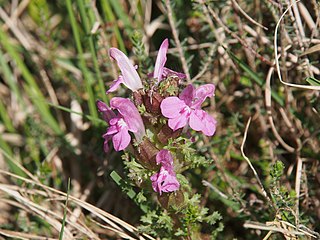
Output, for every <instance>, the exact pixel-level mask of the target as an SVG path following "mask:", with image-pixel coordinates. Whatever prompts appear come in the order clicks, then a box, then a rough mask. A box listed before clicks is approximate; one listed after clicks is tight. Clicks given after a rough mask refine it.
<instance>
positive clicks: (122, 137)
mask: <svg viewBox="0 0 320 240" xmlns="http://www.w3.org/2000/svg"><path fill="white" fill-rule="evenodd" d="M130 141H131V137H130V134H129V132H128V129H122V130H121V131H120V132H118V133H117V134H115V135H114V136H113V137H112V142H113V147H114V149H115V150H116V151H121V150H123V149H125V148H126V147H128V145H129V143H130Z"/></svg>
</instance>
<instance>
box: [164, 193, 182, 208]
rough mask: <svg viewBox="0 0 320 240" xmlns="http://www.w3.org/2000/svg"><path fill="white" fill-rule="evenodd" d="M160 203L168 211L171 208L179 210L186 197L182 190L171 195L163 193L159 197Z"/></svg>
mask: <svg viewBox="0 0 320 240" xmlns="http://www.w3.org/2000/svg"><path fill="white" fill-rule="evenodd" d="M158 201H159V203H160V205H161V206H162V207H163V208H165V209H168V208H169V207H170V206H175V207H176V208H179V207H181V206H182V205H183V204H184V195H183V192H182V190H178V191H175V192H171V193H163V194H162V195H158Z"/></svg>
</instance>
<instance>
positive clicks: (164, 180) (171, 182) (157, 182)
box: [150, 167, 180, 195]
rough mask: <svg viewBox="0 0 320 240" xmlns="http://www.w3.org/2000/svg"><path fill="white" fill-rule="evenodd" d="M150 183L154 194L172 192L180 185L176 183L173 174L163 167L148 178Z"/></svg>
mask: <svg viewBox="0 0 320 240" xmlns="http://www.w3.org/2000/svg"><path fill="white" fill-rule="evenodd" d="M150 180H151V181H152V188H153V190H154V191H155V192H159V193H160V195H161V194H162V192H174V191H176V190H178V189H179V187H180V183H179V182H178V180H177V178H176V175H175V173H173V174H170V173H169V172H168V171H167V170H166V169H165V168H164V167H161V168H160V171H159V173H155V174H154V175H152V176H151V177H150Z"/></svg>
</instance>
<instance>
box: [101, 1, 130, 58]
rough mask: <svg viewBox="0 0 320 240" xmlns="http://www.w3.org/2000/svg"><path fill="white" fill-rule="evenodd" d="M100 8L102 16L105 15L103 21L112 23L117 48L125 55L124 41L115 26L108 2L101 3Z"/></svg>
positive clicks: (114, 19)
mask: <svg viewBox="0 0 320 240" xmlns="http://www.w3.org/2000/svg"><path fill="white" fill-rule="evenodd" d="M101 7H102V9H103V11H104V15H105V20H107V21H109V22H112V23H113V32H114V34H115V36H116V39H117V42H118V44H119V48H120V50H121V51H122V52H124V53H125V54H127V50H126V47H125V45H124V41H123V39H122V36H121V33H120V30H119V28H118V26H117V24H116V22H117V21H116V18H115V16H114V14H113V10H112V8H111V6H110V4H109V1H101Z"/></svg>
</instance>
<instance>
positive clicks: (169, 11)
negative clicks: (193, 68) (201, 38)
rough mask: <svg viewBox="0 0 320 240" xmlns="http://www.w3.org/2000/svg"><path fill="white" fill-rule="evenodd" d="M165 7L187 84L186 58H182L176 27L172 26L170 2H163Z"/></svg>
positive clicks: (168, 0)
mask: <svg viewBox="0 0 320 240" xmlns="http://www.w3.org/2000/svg"><path fill="white" fill-rule="evenodd" d="M165 5H166V7H167V10H168V20H169V24H170V27H171V30H172V35H173V38H174V41H175V43H176V46H177V48H178V51H179V56H180V60H181V64H182V68H183V71H184V73H185V74H186V78H187V81H188V83H189V82H191V78H190V73H189V69H188V65H187V61H186V58H185V57H184V54H183V50H182V46H181V42H180V40H179V34H178V31H177V29H176V27H175V25H174V20H173V14H172V8H171V5H170V0H166V1H165Z"/></svg>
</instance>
